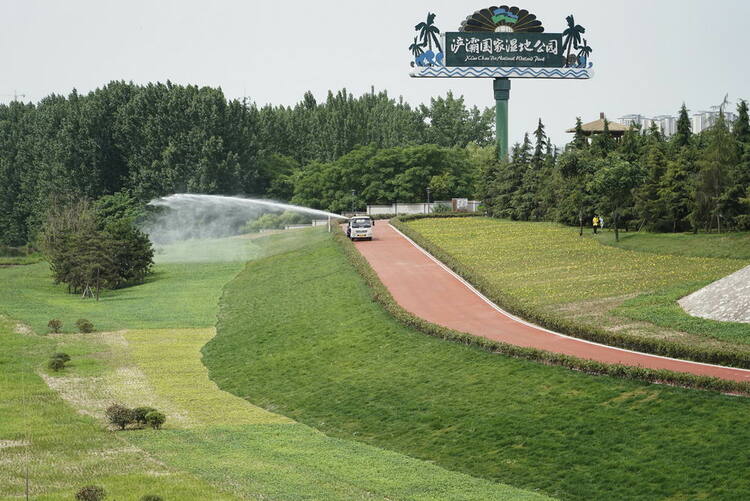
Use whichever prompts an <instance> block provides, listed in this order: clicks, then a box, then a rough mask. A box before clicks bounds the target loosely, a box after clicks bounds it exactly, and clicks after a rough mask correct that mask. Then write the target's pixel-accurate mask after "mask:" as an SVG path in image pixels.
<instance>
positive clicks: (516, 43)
mask: <svg viewBox="0 0 750 501" xmlns="http://www.w3.org/2000/svg"><path fill="white" fill-rule="evenodd" d="M445 45H446V47H445V49H446V55H445V56H446V58H445V65H446V66H536V67H548V68H551V67H554V68H561V67H563V66H565V58H564V56H563V52H562V50H563V48H562V35H561V34H556V33H466V32H448V33H446V34H445Z"/></svg>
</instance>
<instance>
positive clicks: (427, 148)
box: [292, 145, 476, 212]
mask: <svg viewBox="0 0 750 501" xmlns="http://www.w3.org/2000/svg"><path fill="white" fill-rule="evenodd" d="M470 158H471V156H470V153H469V152H468V151H467V150H466V149H464V148H443V147H439V146H434V145H421V146H406V147H396V148H387V149H379V148H376V147H374V146H365V147H361V148H357V149H355V150H354V151H352V152H351V153H349V154H347V155H344V156H343V157H341V158H339V159H338V160H336V161H333V162H327V163H321V162H312V163H310V164H308V165H306V166H305V167H303V168H302V169H301V170H300V171H298V172H297V173H296V175H295V176H294V180H293V185H294V196H293V197H292V203H295V204H300V205H305V206H308V207H317V208H322V209H325V210H329V211H333V212H341V211H347V210H350V209H351V208H352V205H354V207H355V208H357V209H360V210H361V209H364V206H365V205H366V204H368V203H369V204H377V203H398V202H414V201H419V200H425V197H426V189H427V187H430V189H431V192H432V195H433V200H438V199H441V198H446V197H451V196H466V197H468V196H470V195H472V194H473V192H474V188H475V182H476V166H475V164H473V163H472V162H471V161H470ZM352 191H353V192H354V198H352Z"/></svg>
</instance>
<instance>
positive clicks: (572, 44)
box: [563, 15, 586, 63]
mask: <svg viewBox="0 0 750 501" xmlns="http://www.w3.org/2000/svg"><path fill="white" fill-rule="evenodd" d="M565 20H566V21H568V28H567V29H566V30H565V31H563V37H564V38H565V40H564V41H563V50H565V48H566V47H567V49H568V54H567V55H566V56H565V61H566V63H567V61H568V60H569V59H570V51H571V50H572V49H577V48H578V46H579V45H580V43H581V35H582V34H583V33H586V28H584V27H583V26H581V25H580V24H576V22H575V19H573V16H572V15H570V16H568V17H566V18H565Z"/></svg>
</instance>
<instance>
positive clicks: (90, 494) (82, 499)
mask: <svg viewBox="0 0 750 501" xmlns="http://www.w3.org/2000/svg"><path fill="white" fill-rule="evenodd" d="M106 496H107V492H106V491H105V490H104V488H103V487H99V486H98V485H87V486H86V487H82V488H81V490H79V491H78V492H76V499H77V500H78V501H101V500H102V499H104V498H105V497H106Z"/></svg>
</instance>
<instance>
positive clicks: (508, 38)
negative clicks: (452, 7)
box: [409, 5, 593, 71]
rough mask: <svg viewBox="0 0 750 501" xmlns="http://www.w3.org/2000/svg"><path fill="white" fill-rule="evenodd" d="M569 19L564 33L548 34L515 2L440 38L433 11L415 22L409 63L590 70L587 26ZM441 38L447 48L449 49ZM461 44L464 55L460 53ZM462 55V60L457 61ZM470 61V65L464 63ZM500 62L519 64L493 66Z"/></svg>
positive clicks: (492, 9) (471, 19)
mask: <svg viewBox="0 0 750 501" xmlns="http://www.w3.org/2000/svg"><path fill="white" fill-rule="evenodd" d="M565 20H566V22H567V28H566V29H565V30H564V31H563V32H562V33H553V34H546V33H544V26H542V22H541V21H540V20H539V19H537V17H536V15H534V14H532V13H531V12H529V11H528V10H526V9H521V8H519V7H516V6H513V7H509V6H507V5H501V6H499V7H497V6H493V7H487V8H485V9H480V10H478V11H476V12H474V13H473V14H472V15H470V16H468V17H467V18H466V19H465V20H464V21H462V22H461V26H460V27H459V28H458V33H456V32H449V33H447V34H443V35H442V36H441V34H440V30H439V29H438V28H437V26H435V14H434V13H431V12H429V13H428V14H427V19H426V20H425V21H423V22H420V23H418V24H417V25H416V26H414V29H415V30H416V31H417V35H416V36H415V37H414V41H413V42H412V44H411V45H409V51H410V52H411V54H412V56H413V60H412V62H411V66H412V67H422V68H431V67H446V66H448V67H456V66H460V67H471V66H495V67H508V68H509V67H513V66H516V65H517V66H521V67H528V66H547V67H556V68H575V69H589V68H591V67H592V66H593V63H591V62H590V61H589V58H590V56H591V53H592V52H593V49H592V48H591V47H590V46H589V45H588V42H587V41H586V39H585V38H583V37H582V35H583V34H584V33H586V29H585V28H584V27H583V26H581V25H579V24H576V23H575V19H574V18H573V16H572V15H570V16H568V17H567V18H566V19H565ZM464 34H466V35H464ZM470 34H473V35H470ZM443 37H445V38H443ZM441 39H443V40H444V43H445V44H446V46H447V47H446V51H445V52H444V51H443V47H442V46H441ZM459 48H461V51H462V52H460V53H458V52H457V51H458V49H459ZM558 48H559V49H558ZM552 49H554V50H552ZM531 53H533V54H531ZM458 56H460V57H461V59H460V61H458V60H457V59H456V58H457V57H458ZM467 61H470V62H469V64H461V63H465V62H467ZM502 61H514V62H516V63H517V64H516V65H514V64H494V63H495V62H497V63H500V62H502ZM472 63H473V64H472ZM425 71H429V70H425Z"/></svg>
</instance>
